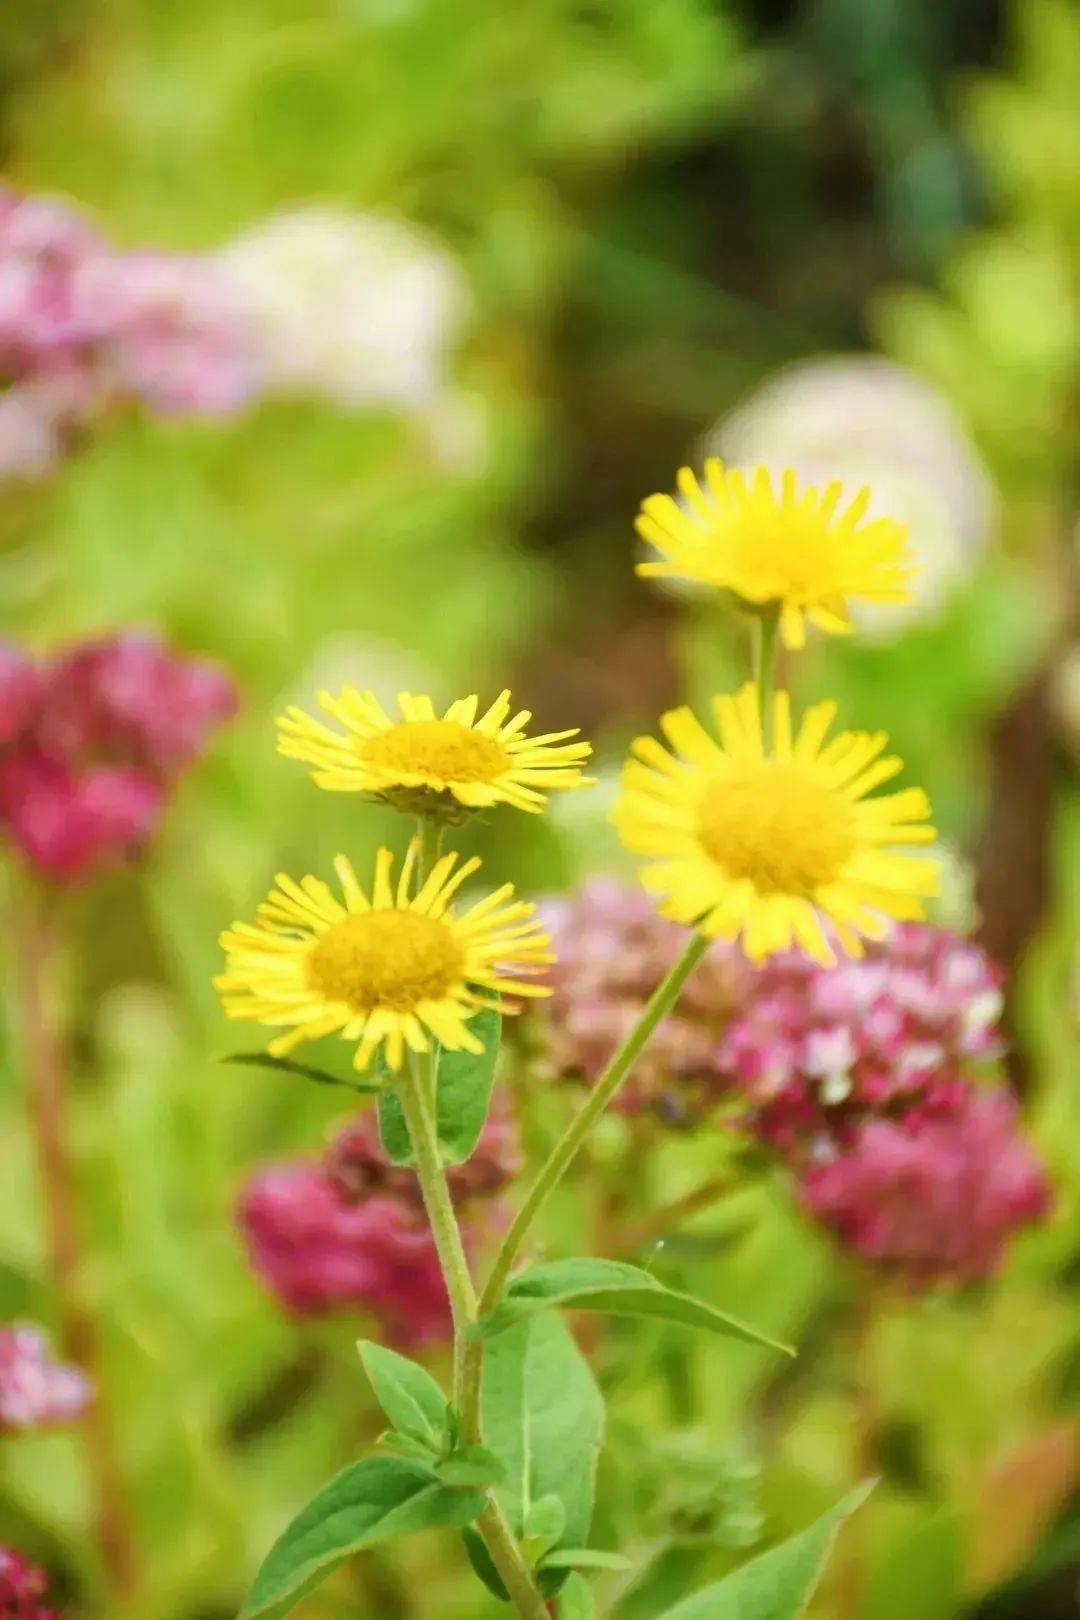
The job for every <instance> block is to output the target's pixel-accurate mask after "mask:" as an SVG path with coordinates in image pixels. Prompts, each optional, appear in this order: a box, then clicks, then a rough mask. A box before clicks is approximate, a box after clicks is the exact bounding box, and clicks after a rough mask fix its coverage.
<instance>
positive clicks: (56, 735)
mask: <svg viewBox="0 0 1080 1620" xmlns="http://www.w3.org/2000/svg"><path fill="white" fill-rule="evenodd" d="M235 708H236V690H235V687H234V686H233V683H232V681H231V680H230V678H229V676H228V675H227V674H226V672H225V671H224V670H223V669H222V668H221V667H220V666H218V665H216V664H213V663H210V662H208V661H207V660H205V659H199V658H187V657H184V656H183V655H181V654H178V653H175V652H173V651H171V650H170V649H169V648H167V647H165V646H164V645H163V644H162V643H160V642H159V641H157V640H156V639H154V638H153V637H150V636H145V635H140V634H135V633H132V632H126V633H122V634H120V635H117V636H112V637H105V638H101V639H96V640H93V641H89V642H85V643H82V644H80V645H78V646H76V647H74V648H71V649H69V650H67V651H65V652H62V653H59V654H58V655H56V656H55V657H54V658H53V659H52V660H50V661H46V662H45V663H43V664H42V665H40V666H34V665H32V664H30V663H29V661H28V660H26V659H25V658H22V656H21V655H20V654H18V653H17V652H15V651H14V650H13V649H11V648H10V647H0V822H2V823H3V826H4V828H5V830H6V831H7V833H8V836H9V837H10V838H11V839H12V840H13V841H14V843H15V844H17V845H18V847H19V848H20V849H21V850H22V853H23V854H24V855H25V856H26V858H27V859H28V860H29V862H30V864H31V865H32V866H34V867H35V868H36V869H37V870H38V871H39V872H41V873H42V874H43V875H44V876H46V877H48V878H50V879H52V880H53V881H56V882H74V881H78V880H80V879H82V878H85V877H87V876H88V875H90V874H91V873H93V872H94V871H95V870H96V869H97V868H98V867H99V866H101V865H103V864H110V863H113V862H116V861H119V860H123V859H126V858H128V857H130V856H132V855H135V854H138V852H139V851H140V850H141V849H143V848H144V847H145V845H146V844H147V842H148V841H149V839H150V838H151V836H152V835H153V832H154V830H155V828H156V826H157V823H158V820H159V818H160V816H161V813H162V811H163V810H164V808H165V805H166V802H167V798H168V790H169V789H170V788H171V786H172V785H173V783H174V782H175V780H176V778H177V776H178V775H179V774H180V772H181V771H182V770H183V768H184V767H185V766H186V765H189V764H190V763H192V762H193V761H194V760H195V759H196V758H197V757H198V756H199V755H200V753H202V751H203V750H204V748H205V747H206V745H207V743H208V741H209V737H210V735H211V733H212V732H213V730H214V729H215V728H216V727H217V726H218V725H219V724H221V722H222V721H224V720H225V719H227V718H228V717H229V716H230V715H231V714H232V713H233V712H234V710H235Z"/></svg>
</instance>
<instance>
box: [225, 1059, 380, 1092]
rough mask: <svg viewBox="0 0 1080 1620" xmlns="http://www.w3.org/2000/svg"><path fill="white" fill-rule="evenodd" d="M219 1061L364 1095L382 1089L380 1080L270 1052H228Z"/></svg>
mask: <svg viewBox="0 0 1080 1620" xmlns="http://www.w3.org/2000/svg"><path fill="white" fill-rule="evenodd" d="M221 1062H222V1063H241V1064H245V1065H247V1067H249V1068H252V1069H277V1070H278V1071H279V1072H280V1073H281V1074H293V1075H299V1077H300V1078H301V1079H302V1080H314V1081H315V1082H316V1083H317V1084H318V1085H320V1086H344V1087H345V1089H346V1091H359V1092H360V1093H362V1095H364V1096H365V1097H366V1096H369V1095H370V1094H371V1093H372V1092H374V1091H380V1090H381V1089H382V1081H381V1080H364V1079H362V1078H361V1077H360V1076H359V1075H356V1074H353V1075H345V1074H331V1072H330V1070H329V1069H317V1068H316V1067H315V1065H314V1064H312V1063H297V1062H296V1061H295V1059H294V1058H282V1057H274V1056H273V1055H272V1054H271V1053H270V1052H230V1053H229V1054H228V1055H227V1056H226V1057H223V1058H222V1059H221Z"/></svg>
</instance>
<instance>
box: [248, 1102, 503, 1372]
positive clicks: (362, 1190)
mask: <svg viewBox="0 0 1080 1620" xmlns="http://www.w3.org/2000/svg"><path fill="white" fill-rule="evenodd" d="M519 1163H520V1154H519V1149H518V1144H517V1133H516V1130H515V1128H514V1127H513V1126H512V1124H511V1123H510V1121H509V1119H508V1117H507V1115H506V1113H505V1110H504V1108H503V1107H502V1105H501V1104H500V1103H498V1102H497V1103H496V1106H495V1107H494V1108H493V1110H492V1115H491V1117H490V1119H489V1121H488V1123H487V1125H486V1126H485V1129H484V1132H483V1135H482V1137H481V1140H480V1142H479V1144H478V1146H477V1150H476V1154H475V1155H474V1157H473V1158H472V1159H470V1160H469V1162H468V1163H467V1164H464V1165H459V1166H456V1167H454V1168H453V1169H452V1170H451V1171H450V1173H449V1179H450V1184H451V1193H452V1195H453V1197H454V1202H455V1204H456V1205H457V1207H458V1212H459V1216H460V1218H461V1221H462V1230H463V1236H464V1238H465V1242H466V1244H467V1245H468V1246H470V1247H472V1246H475V1245H477V1244H478V1243H479V1242H480V1241H481V1239H482V1237H483V1235H484V1233H485V1231H486V1230H487V1229H488V1228H490V1227H492V1226H493V1225H495V1224H497V1223H498V1221H499V1219H500V1212H499V1210H498V1207H497V1205H495V1204H493V1202H492V1199H493V1195H494V1194H496V1193H497V1192H498V1191H499V1190H500V1189H501V1188H502V1187H503V1186H504V1185H505V1183H506V1181H507V1180H508V1179H509V1178H510V1176H512V1175H513V1174H515V1173H516V1171H517V1168H518V1166H519ZM238 1219H239V1224H240V1229H241V1231H242V1233H243V1235H244V1239H245V1241H246V1244H247V1248H248V1255H249V1258H250V1261H251V1265H252V1267H253V1269H254V1270H255V1272H256V1273H257V1274H258V1275H259V1277H260V1278H261V1279H262V1281H263V1282H264V1283H265V1284H266V1286H267V1287H268V1288H269V1289H270V1291H271V1293H273V1294H274V1295H275V1296H276V1298H277V1299H278V1300H279V1302H280V1303H281V1304H282V1305H283V1306H284V1307H285V1309H286V1310H288V1311H290V1312H292V1313H293V1314H294V1315H297V1316H317V1315H324V1314H327V1313H330V1312H335V1311H364V1312H368V1313H370V1314H371V1315H372V1316H374V1317H375V1318H376V1319H377V1320H378V1322H379V1323H380V1325H381V1328H382V1331H383V1332H384V1333H385V1335H386V1336H387V1337H388V1338H389V1339H390V1340H391V1341H392V1342H394V1343H396V1344H400V1345H405V1346H407V1347H414V1346H418V1345H422V1344H426V1343H430V1342H432V1341H436V1340H444V1339H447V1338H448V1337H449V1335H450V1330H451V1323H450V1306H449V1301H448V1299H447V1295H446V1288H445V1285H444V1283H443V1280H442V1273H441V1270H440V1268H439V1261H438V1256H437V1254H436V1252H435V1244H434V1242H433V1240H432V1237H431V1233H430V1230H429V1228H428V1223H427V1217H426V1215H425V1213H424V1207H423V1202H422V1200H421V1197H420V1192H419V1188H418V1185H417V1181H416V1177H415V1175H414V1174H413V1172H412V1171H411V1170H407V1169H402V1168H401V1167H399V1166H397V1165H394V1164H391V1163H390V1161H389V1160H388V1159H387V1158H386V1155H385V1154H384V1153H383V1151H382V1148H381V1146H380V1145H379V1140H378V1125H377V1122H376V1118H375V1113H374V1110H371V1109H369V1110H367V1111H366V1112H365V1113H363V1114H360V1115H358V1116H357V1118H356V1119H355V1120H352V1121H350V1122H349V1123H348V1124H347V1125H346V1126H345V1127H344V1128H343V1129H342V1130H341V1131H340V1132H339V1133H338V1134H337V1136H336V1137H335V1139H334V1140H333V1142H331V1144H330V1146H329V1148H328V1149H327V1151H326V1153H325V1155H324V1157H323V1159H322V1160H313V1159H303V1158H300V1159H292V1160H289V1161H287V1162H285V1163H282V1164H278V1165H268V1166H266V1167H264V1168H263V1169H260V1170H256V1171H255V1172H254V1173H253V1174H252V1175H251V1176H250V1177H249V1179H248V1181H247V1183H246V1185H245V1187H244V1188H243V1191H242V1193H241V1196H240V1202H239V1208H238Z"/></svg>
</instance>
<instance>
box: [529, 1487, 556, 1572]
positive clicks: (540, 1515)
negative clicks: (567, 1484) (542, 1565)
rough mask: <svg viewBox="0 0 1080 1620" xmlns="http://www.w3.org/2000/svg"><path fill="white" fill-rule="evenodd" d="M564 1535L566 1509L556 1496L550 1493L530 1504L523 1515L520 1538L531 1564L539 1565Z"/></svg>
mask: <svg viewBox="0 0 1080 1620" xmlns="http://www.w3.org/2000/svg"><path fill="white" fill-rule="evenodd" d="M565 1534H566V1509H565V1507H564V1506H563V1504H562V1500H561V1499H560V1498H559V1497H558V1496H555V1495H554V1494H553V1493H552V1494H549V1495H547V1496H542V1497H541V1498H540V1500H539V1501H538V1502H533V1503H532V1505H531V1507H530V1508H529V1511H528V1513H526V1515H525V1533H524V1535H523V1537H522V1543H523V1545H524V1547H525V1551H526V1556H527V1557H528V1558H529V1559H530V1561H531V1562H532V1563H539V1562H540V1560H541V1559H542V1558H543V1556H544V1554H545V1553H546V1552H548V1551H549V1549H550V1548H552V1547H555V1546H557V1545H558V1543H559V1541H560V1540H561V1539H562V1537H563V1536H564V1535H565Z"/></svg>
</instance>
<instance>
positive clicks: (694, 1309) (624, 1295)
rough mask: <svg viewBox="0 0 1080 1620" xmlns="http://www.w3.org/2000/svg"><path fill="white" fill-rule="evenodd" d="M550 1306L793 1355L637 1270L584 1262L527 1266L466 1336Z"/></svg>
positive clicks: (483, 1334) (484, 1334)
mask: <svg viewBox="0 0 1080 1620" xmlns="http://www.w3.org/2000/svg"><path fill="white" fill-rule="evenodd" d="M553 1305H561V1306H563V1307H564V1308H566V1309H567V1310H577V1311H605V1312H607V1313H608V1314H610V1315H612V1316H653V1317H661V1318H663V1319H665V1320H667V1321H670V1322H681V1323H682V1324H683V1325H684V1326H686V1327H696V1328H704V1329H705V1330H706V1331H707V1332H709V1333H722V1334H726V1335H727V1336H728V1337H729V1338H734V1339H745V1340H747V1341H748V1342H749V1343H751V1344H760V1345H764V1346H765V1347H766V1348H767V1349H769V1350H779V1351H782V1352H783V1353H784V1354H785V1355H794V1351H793V1350H792V1349H791V1347H790V1346H789V1345H786V1344H780V1343H779V1342H778V1341H777V1340H776V1339H770V1338H769V1336H768V1335H767V1334H765V1333H761V1332H759V1331H758V1329H757V1328H753V1327H749V1326H748V1325H747V1324H746V1323H745V1322H740V1321H739V1320H738V1319H737V1318H736V1317H734V1316H728V1315H727V1314H726V1313H725V1312H724V1311H718V1310H715V1309H714V1308H713V1307H712V1306H711V1305H706V1304H705V1302H704V1301H703V1300H700V1299H694V1298H693V1297H692V1296H691V1295H690V1294H681V1293H678V1292H676V1290H675V1289H673V1288H667V1287H665V1286H664V1284H663V1283H662V1282H659V1281H658V1280H657V1278H655V1277H654V1276H652V1275H651V1273H650V1272H647V1271H642V1269H641V1268H640V1266H631V1265H628V1264H626V1262H625V1261H622V1260H599V1259H597V1260H594V1259H589V1258H584V1257H583V1258H577V1259H571V1260H550V1261H546V1262H545V1263H544V1264H542V1265H538V1266H530V1267H529V1268H528V1270H527V1271H523V1272H521V1273H520V1275H518V1276H517V1277H515V1278H514V1280H513V1282H512V1283H511V1284H510V1286H509V1288H508V1289H507V1292H506V1298H505V1299H504V1300H503V1301H502V1303H501V1304H500V1305H497V1306H496V1307H495V1309H494V1310H493V1311H490V1312H489V1313H488V1315H487V1316H484V1317H481V1319H480V1321H479V1322H477V1323H475V1324H474V1326H473V1328H472V1330H471V1331H472V1332H473V1333H474V1334H475V1335H476V1336H477V1337H479V1338H483V1339H494V1338H496V1337H497V1336H498V1335H499V1334H501V1333H505V1332H506V1330H507V1329H508V1328H510V1327H513V1326H514V1324H515V1323H517V1322H521V1321H523V1320H525V1319H526V1318H527V1317H530V1316H533V1315H535V1314H536V1312H538V1311H544V1310H547V1309H548V1308H549V1307H551V1306H553Z"/></svg>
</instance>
